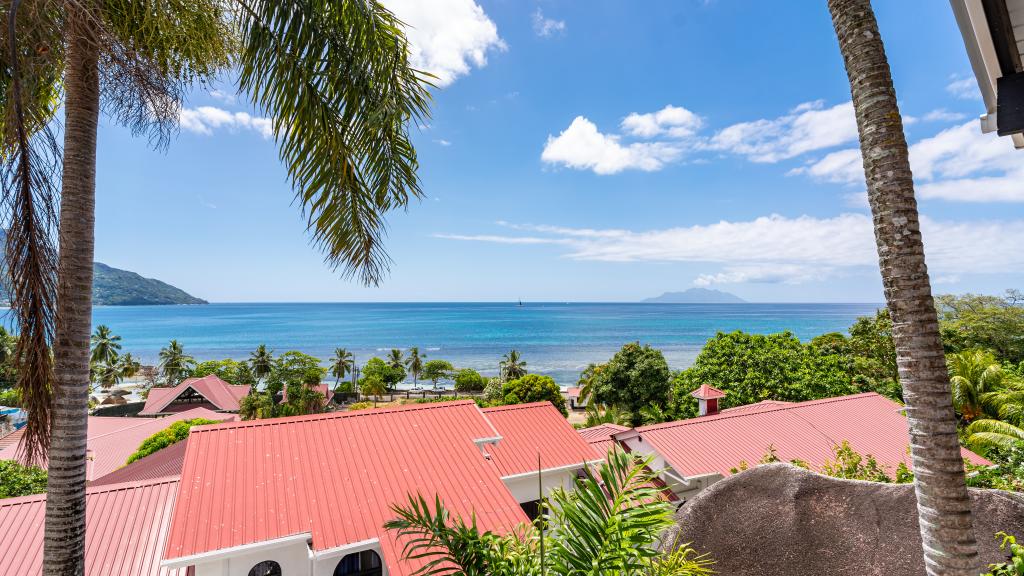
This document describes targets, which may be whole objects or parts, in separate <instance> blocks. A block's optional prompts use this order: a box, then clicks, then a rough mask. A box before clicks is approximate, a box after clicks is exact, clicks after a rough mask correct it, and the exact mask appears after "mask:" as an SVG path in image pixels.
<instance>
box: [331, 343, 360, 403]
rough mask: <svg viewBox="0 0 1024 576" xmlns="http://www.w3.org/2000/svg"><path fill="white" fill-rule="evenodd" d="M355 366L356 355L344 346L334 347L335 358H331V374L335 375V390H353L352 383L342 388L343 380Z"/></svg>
mask: <svg viewBox="0 0 1024 576" xmlns="http://www.w3.org/2000/svg"><path fill="white" fill-rule="evenodd" d="M354 366H355V356H353V355H352V353H351V352H349V351H348V350H346V349H344V348H335V349H334V358H332V359H331V376H334V390H335V392H351V388H352V385H351V384H349V385H348V386H345V387H344V388H345V389H342V384H341V381H342V380H344V379H345V376H348V375H349V374H350V373H351V372H352V368H353V367H354Z"/></svg>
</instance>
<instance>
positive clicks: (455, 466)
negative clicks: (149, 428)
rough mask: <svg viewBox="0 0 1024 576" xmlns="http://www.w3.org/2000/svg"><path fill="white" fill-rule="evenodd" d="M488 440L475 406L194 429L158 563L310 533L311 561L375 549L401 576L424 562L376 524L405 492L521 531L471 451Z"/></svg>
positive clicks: (484, 526)
mask: <svg viewBox="0 0 1024 576" xmlns="http://www.w3.org/2000/svg"><path fill="white" fill-rule="evenodd" d="M495 435H496V432H495V430H494V427H493V426H491V424H490V422H489V421H488V420H487V418H486V417H485V416H484V414H483V412H481V410H480V409H479V408H477V406H476V405H475V404H474V403H473V402H472V401H458V402H445V403H437V404H417V405H411V406H403V407H397V408H382V409H376V410H360V411H355V412H335V413H329V414H317V415H309V416H295V417H290V418H274V419H268V420H254V421H246V422H237V423H231V424H217V425H211V426H200V427H197V428H193V429H192V433H191V434H190V435H189V439H188V446H187V448H186V452H185V465H184V468H183V470H182V488H181V490H180V492H179V494H178V498H177V502H176V504H175V508H174V516H173V521H172V524H171V527H170V535H169V537H168V541H167V547H166V552H165V554H164V558H165V560H175V559H177V560H179V561H182V562H188V561H190V559H191V557H193V556H194V555H199V554H202V553H205V552H210V551H214V550H219V549H224V548H229V547H234V546H240V545H244V544H250V543H257V542H263V541H268V540H273V539H278V538H283V537H287V536H294V535H297V534H307V533H308V534H310V536H311V546H312V548H313V549H314V550H315V551H324V550H329V549H332V548H336V547H339V546H343V545H346V544H352V543H355V542H363V541H367V540H373V539H379V541H380V546H381V551H382V559H383V561H384V562H385V563H386V564H387V566H388V572H389V574H392V575H393V576H407V575H408V574H410V573H411V572H412V571H413V570H415V569H416V568H417V567H419V566H420V565H422V563H421V562H418V561H403V560H401V552H402V544H401V543H399V542H397V541H396V536H395V535H394V534H393V533H391V532H387V531H385V530H384V529H383V528H382V525H383V524H384V522H385V521H387V520H390V519H392V518H394V517H395V513H394V512H393V511H392V510H391V505H392V504H395V503H404V502H406V501H407V498H408V496H409V495H410V494H417V493H419V494H422V495H423V496H424V497H425V498H427V499H428V500H431V499H432V498H433V497H434V495H435V494H436V495H437V496H439V497H440V498H441V500H442V501H443V502H444V504H445V506H446V507H447V508H448V509H449V510H451V512H452V514H454V515H459V516H462V517H463V518H467V519H468V518H469V516H470V514H471V513H475V515H476V522H477V525H478V526H479V527H480V529H481V530H497V531H506V530H509V529H511V528H512V527H514V526H515V525H516V524H518V523H520V522H525V521H527V518H526V515H525V514H524V513H523V511H522V509H521V508H520V506H519V504H518V503H517V502H516V500H515V498H513V496H512V494H511V493H510V492H509V491H508V489H507V488H506V487H505V486H504V484H503V482H502V480H501V479H500V478H499V476H498V473H497V469H496V466H495V465H493V464H491V463H490V462H488V461H487V460H486V459H485V458H484V456H483V453H482V451H481V447H478V445H477V441H480V442H482V441H483V439H488V438H490V439H492V441H493V438H494V436H495ZM485 448H487V449H489V448H490V446H486V447H485ZM211 503H216V506H213V505H211Z"/></svg>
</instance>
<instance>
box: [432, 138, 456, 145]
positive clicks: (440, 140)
mask: <svg viewBox="0 0 1024 576" xmlns="http://www.w3.org/2000/svg"><path fill="white" fill-rule="evenodd" d="M434 142H436V143H437V144H440V145H441V146H451V145H452V143H451V142H449V141H448V140H445V139H444V138H438V139H437V140H434Z"/></svg>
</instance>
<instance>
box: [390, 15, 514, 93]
mask: <svg viewBox="0 0 1024 576" xmlns="http://www.w3.org/2000/svg"><path fill="white" fill-rule="evenodd" d="M384 4H385V5H386V6H387V7H388V8H389V9H391V10H392V11H393V12H394V13H395V15H396V16H398V17H399V18H400V19H401V20H402V21H403V22H405V23H406V24H407V25H408V28H407V30H406V35H407V37H408V38H409V43H410V45H411V46H410V49H411V51H412V55H411V60H412V63H413V65H414V66H416V67H418V68H420V69H422V70H426V71H427V72H430V73H431V74H434V75H435V76H437V78H436V79H435V80H434V83H435V84H437V85H439V86H447V85H449V84H451V83H452V82H454V81H455V79H456V78H458V77H459V76H464V75H466V74H468V73H469V72H470V69H471V68H472V67H474V66H475V67H477V68H482V67H484V66H486V65H487V54H488V53H490V52H492V51H496V50H497V51H503V50H506V49H507V46H506V45H505V42H504V41H503V40H502V39H501V37H499V36H498V27H497V26H495V24H494V22H492V21H491V19H490V18H488V17H487V14H486V13H484V9H483V8H481V7H480V6H479V5H478V4H477V3H476V2H474V1H473V0H431V1H430V2H424V1H423V0H385V2H384Z"/></svg>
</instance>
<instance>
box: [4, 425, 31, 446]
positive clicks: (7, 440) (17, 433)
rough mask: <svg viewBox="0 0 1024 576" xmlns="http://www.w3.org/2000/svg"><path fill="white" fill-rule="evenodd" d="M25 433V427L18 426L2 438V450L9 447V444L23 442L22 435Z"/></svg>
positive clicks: (14, 444)
mask: <svg viewBox="0 0 1024 576" xmlns="http://www.w3.org/2000/svg"><path fill="white" fill-rule="evenodd" d="M24 435H25V428H18V429H17V430H14V431H13V432H11V433H10V434H7V435H6V436H4V437H2V438H0V450H3V449H4V448H7V447H8V446H16V445H17V444H18V443H19V442H21V437H22V436H24Z"/></svg>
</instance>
